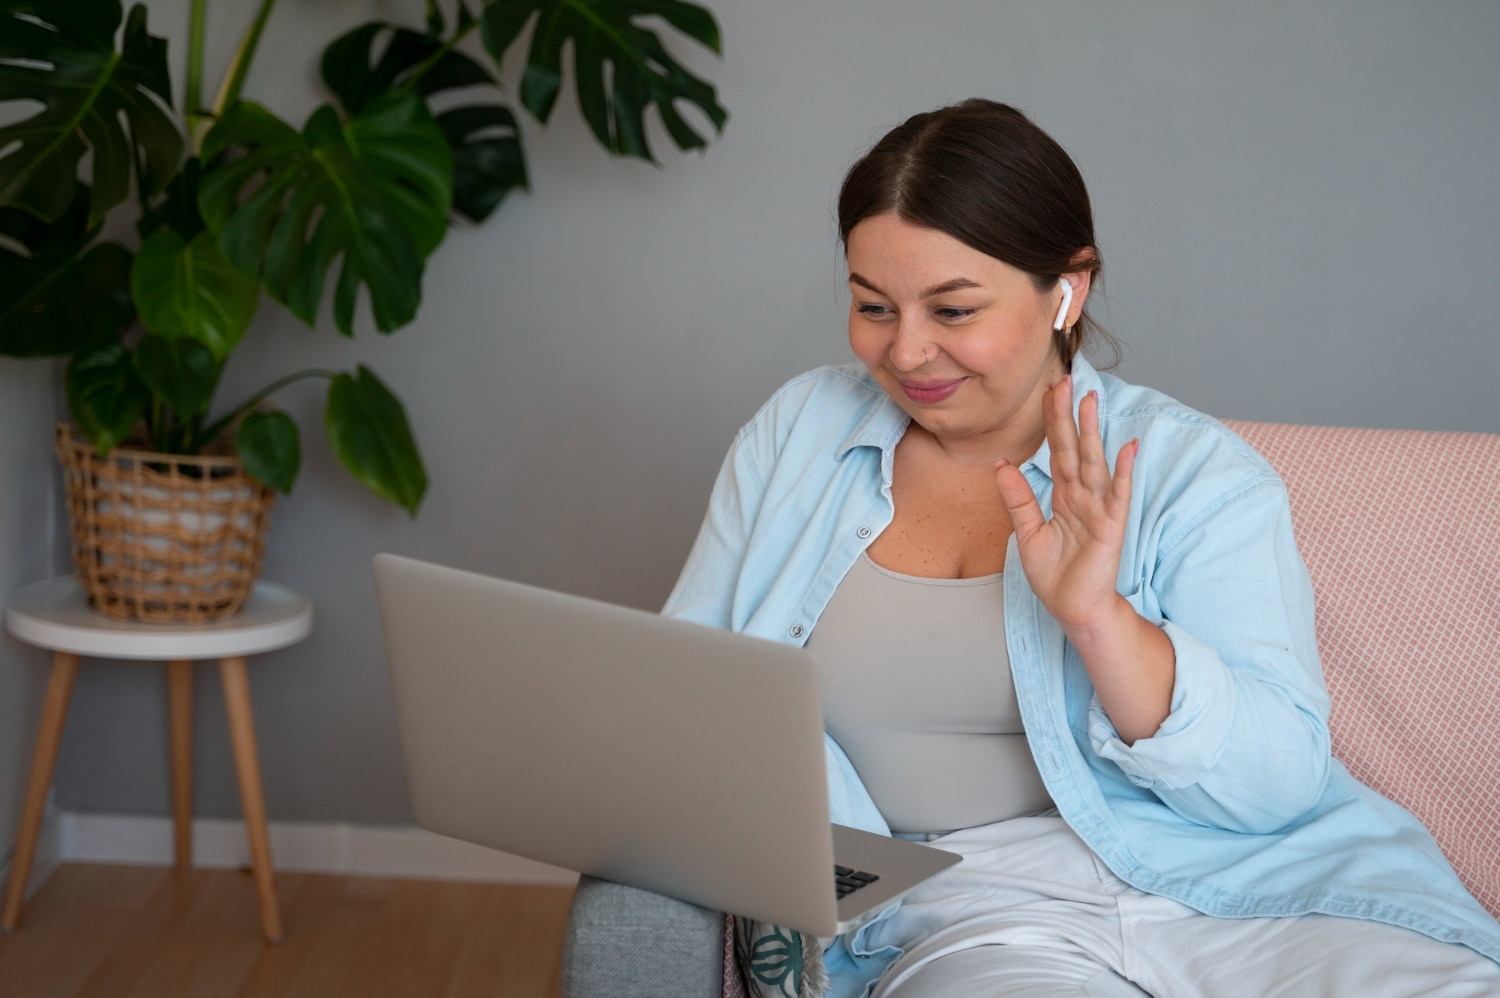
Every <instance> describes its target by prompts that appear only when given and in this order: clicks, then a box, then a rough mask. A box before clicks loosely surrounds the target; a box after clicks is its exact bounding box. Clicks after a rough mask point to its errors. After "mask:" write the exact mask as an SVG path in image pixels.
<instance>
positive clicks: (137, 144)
mask: <svg viewBox="0 0 1500 998" xmlns="http://www.w3.org/2000/svg"><path fill="white" fill-rule="evenodd" d="M411 2H412V3H413V6H414V8H415V6H416V3H417V0H411ZM205 5H206V0H191V7H190V23H189V26H188V29H189V30H188V35H189V40H188V44H187V52H186V59H185V71H186V72H185V78H184V83H185V87H184V97H183V100H182V102H181V105H180V107H179V106H178V105H176V104H174V94H173V87H172V81H171V77H170V74H169V69H168V51H167V42H166V40H165V39H164V38H161V37H158V36H155V35H152V34H151V33H150V28H149V26H148V23H147V6H146V5H145V4H142V3H137V4H136V5H135V6H133V7H132V8H131V9H130V11H129V13H128V15H126V14H125V13H124V11H123V8H122V6H121V3H120V2H119V0H0V121H4V122H6V124H5V125H4V126H3V127H0V354H8V355H10V356H15V357H65V358H67V362H66V371H65V375H64V385H65V388H66V394H67V403H68V411H69V413H70V415H71V418H72V420H73V422H74V423H75V424H76V426H77V428H78V430H79V431H80V432H81V433H82V434H84V435H85V436H86V437H87V438H88V440H89V441H90V442H91V443H92V444H93V446H94V447H95V448H96V449H97V451H98V452H99V453H100V454H104V453H107V452H109V451H110V450H111V449H112V448H114V447H116V446H117V445H119V444H121V443H123V442H125V441H127V440H135V439H139V440H140V441H142V442H143V443H144V444H145V445H147V446H149V447H150V448H152V449H154V450H156V451H159V452H164V453H170V454H194V453H198V452H200V451H202V450H203V449H205V448H207V447H209V446H210V445H211V444H212V443H213V442H215V441H216V440H223V439H230V440H232V444H233V449H234V452H235V453H236V454H237V455H238V457H239V458H240V460H241V461H242V462H243V464H244V466H245V468H246V470H247V471H248V472H249V473H250V475H251V476H252V477H254V478H256V479H257V480H259V481H260V482H262V483H264V484H265V485H268V486H270V487H272V488H274V489H278V490H281V491H288V490H289V489H290V488H291V486H292V482H293V480H294V478H295V477H296V475H297V470H298V465H299V462H300V453H301V445H300V441H299V435H298V429H297V426H296V423H295V422H294V421H293V420H292V418H291V417H290V416H288V415H287V414H285V413H283V412H280V411H277V410H275V409H272V408H269V407H267V406H266V405H264V402H265V400H266V399H267V397H268V396H269V395H270V394H271V393H273V392H275V391H276V390H278V389H279V388H281V387H283V386H285V385H287V384H289V383H291V382H293V381H296V380H299V379H303V378H323V379H327V380H328V382H329V385H328V399H327V409H326V427H327V432H328V436H329V441H330V444H331V446H332V450H333V452H334V453H335V454H336V455H337V457H338V459H339V460H340V461H341V462H342V463H343V464H344V465H345V466H346V467H347V468H348V469H349V470H350V471H351V472H352V473H353V474H354V475H355V477H356V478H357V479H358V480H359V481H361V482H362V483H364V484H365V485H366V486H368V487H369V488H371V489H372V490H374V491H375V492H376V493H378V494H380V495H382V496H385V497H386V498H388V499H390V500H392V501H393V502H395V503H397V504H399V505H400V506H402V507H404V508H405V509H407V510H408V511H410V512H413V513H414V512H415V510H416V508H417V505H418V504H419V502H420V501H421V498H422V494H423V491H424V489H425V488H426V473H425V472H424V470H423V467H422V461H421V458H420V455H419V453H418V450H417V447H416V444H415V440H414V437H413V434H412V431H411V428H410V426H409V424H408V422H407V418H406V413H405V410H404V409H403V407H402V405H401V403H400V401H399V400H398V399H397V397H396V395H395V394H394V393H393V392H392V391H391V389H390V388H388V387H387V386H386V385H385V383H384V382H382V381H381V380H380V379H379V378H378V377H377V376H376V375H375V373H374V372H373V371H371V370H370V369H369V368H368V367H365V366H363V365H360V366H358V367H357V369H355V370H353V371H326V370H303V371H295V372H291V373H288V374H287V376H286V377H283V378H281V379H279V380H277V381H276V382H275V383H274V384H272V385H270V386H268V387H267V388H266V389H265V390H263V391H260V392H256V393H255V394H253V395H252V396H251V397H250V398H247V399H236V400H232V401H231V402H230V404H228V405H220V404H218V403H217V402H216V399H215V395H216V389H217V387H218V383H219V376H220V373H221V371H222V370H223V367H224V363H225V361H226V360H227V359H228V358H229V356H230V355H231V354H232V353H233V352H234V351H235V350H246V349H251V350H253V349H255V344H254V332H253V331H251V330H250V326H251V320H252V318H253V317H254V315H255V313H256V309H257V306H258V304H259V302H260V299H261V296H262V294H265V295H267V296H269V297H270V298H272V299H274V300H275V301H277V302H279V303H280V304H281V305H282V306H284V307H285V308H286V309H288V310H289V311H290V312H291V313H292V314H293V315H295V316H297V317H298V318H299V319H301V320H302V321H303V322H305V323H307V324H308V325H313V324H314V323H315V322H316V320H317V316H318V314H319V312H320V309H321V307H322V305H323V302H324V301H325V299H326V298H327V297H329V296H330V295H331V298H332V303H331V306H332V307H331V314H332V318H333V324H334V326H335V327H336V328H337V330H338V331H339V333H341V334H343V335H345V336H352V335H353V333H354V329H355V316H356V313H357V312H358V311H359V302H360V301H361V300H363V301H365V302H367V305H368V314H369V316H370V319H371V321H372V322H373V324H374V326H375V328H376V329H377V330H379V331H380V332H382V333H389V332H391V331H393V330H396V329H398V328H400V327H401V326H403V325H405V324H407V323H409V322H410V321H411V320H412V319H413V317H414V316H415V315H416V313H417V310H418V308H419V306H420V303H421V292H422V274H423V267H424V265H425V262H426V261H427V260H428V258H429V257H430V256H431V254H432V252H433V250H434V249H435V248H436V247H437V246H438V245H439V244H440V243H441V242H442V241H443V238H444V236H445V235H446V234H447V232H448V229H449V227H450V225H451V224H452V223H453V221H454V220H455V218H458V219H465V220H467V221H469V222H473V223H479V222H483V221H484V220H485V219H486V218H488V217H489V215H490V214H491V213H492V212H494V211H495V209H496V207H497V206H498V205H499V204H500V202H501V200H502V199H503V198H504V197H505V195H506V194H507V193H508V192H510V191H512V190H514V189H516V188H518V187H525V186H526V182H527V180H526V166H525V157H524V154H523V150H522V146H521V134H520V131H519V129H518V127H517V120H516V118H515V116H514V114H513V112H512V111H511V109H510V108H509V107H508V106H507V104H506V102H505V100H504V97H503V95H502V89H501V84H500V82H499V75H498V67H499V65H500V60H501V58H502V56H503V55H504V54H505V53H506V51H507V50H509V49H510V48H512V47H513V46H514V45H515V44H516V42H517V40H518V39H519V38H520V37H521V36H522V35H523V33H525V31H526V29H527V28H528V27H529V28H530V29H531V30H530V34H529V46H528V48H527V52H526V57H525V60H526V61H525V67H524V71H523V74H522V76H521V83H520V87H519V98H520V104H521V106H522V107H524V108H525V109H526V111H527V112H529V113H530V114H531V116H532V117H534V118H535V119H536V120H537V121H539V122H542V123H545V122H546V121H547V120H548V118H549V116H550V115H551V113H552V111H553V107H554V105H555V104H556V102H557V98H558V94H559V91H560V90H561V88H562V84H563V65H564V52H565V50H567V49H569V48H571V65H572V82H573V86H574V89H575V90H576V92H577V95H578V103H579V107H580V111H581V113H582V115H583V118H584V120H585V121H586V122H587V123H588V125H589V128H590V129H591V130H592V132H593V134H594V136H595V137H596V138H597V139H598V141H599V143H600V144H601V145H603V147H604V148H605V149H606V150H608V151H609V152H610V153H613V154H616V155H620V156H632V157H639V158H642V159H648V160H649V159H651V158H652V151H651V149H650V147H649V146H648V143H647V127H646V115H647V113H648V112H654V114H655V115H656V116H657V118H658V119H659V121H660V123H661V125H662V126H663V127H664V129H665V132H666V134H667V135H668V136H670V138H671V140H672V141H673V142H674V143H675V144H676V145H677V146H678V147H679V148H681V149H693V148H699V147H702V146H703V145H704V144H705V142H706V140H705V137H704V135H703V134H702V132H706V131H707V130H708V128H707V127H705V123H706V125H707V126H711V128H712V129H713V130H714V131H715V132H717V131H718V130H719V129H721V128H722V126H723V124H724V121H725V117H726V115H725V112H724V110H723V109H722V108H721V107H720V106H719V104H718V102H717V98H716V95H715V91H714V88H713V86H712V85H710V84H709V83H707V82H705V81H704V80H702V79H700V78H698V77H696V76H694V75H693V74H692V73H691V72H689V71H688V70H687V69H686V68H684V66H683V65H682V64H681V63H680V62H678V61H677V60H676V59H675V58H674V57H673V56H672V55H671V53H670V52H669V51H668V48H667V46H666V44H665V43H664V41H663V39H662V37H661V36H660V35H659V34H658V29H662V28H664V29H670V30H672V31H674V32H676V33H678V34H680V35H683V36H686V37H687V38H688V39H691V40H692V41H694V42H697V43H701V44H702V45H704V46H706V47H708V48H709V49H712V50H713V51H715V52H717V51H718V50H719V32H718V27H717V25H716V23H715V21H714V18H713V16H712V15H711V14H710V13H709V12H708V11H706V10H704V9H703V8H701V7H698V6H695V5H693V4H691V3H686V2H683V0H443V3H438V2H436V0H428V2H427V3H426V4H425V9H414V11H413V13H414V15H416V16H417V18H418V20H417V23H416V25H415V26H411V25H399V24H392V23H387V22H383V21H376V22H370V23H366V24H362V25H359V26H357V27H355V28H353V29H352V30H350V31H348V32H347V33H345V34H343V35H342V36H340V37H338V38H337V39H335V40H333V41H332V42H331V44H329V45H328V46H327V48H326V49H325V50H324V52H323V56H322V63H321V71H322V79H323V82H324V84H325V85H326V86H327V88H328V90H329V92H330V93H331V95H332V97H333V100H332V101H331V102H330V103H328V104H324V105H323V106H321V107H319V108H318V109H317V110H315V111H314V112H313V113H312V114H311V116H309V117H308V119H307V121H306V122H305V123H304V124H303V125H302V127H300V128H297V127H294V126H293V125H292V124H289V123H287V122H286V121H284V120H282V119H281V118H280V117H278V116H277V115H276V114H275V113H274V112H273V111H272V110H270V109H268V108H266V107H263V106H262V105H260V104H257V103H255V102H254V101H253V100H251V99H249V97H247V96H245V95H244V94H243V93H242V90H243V87H244V84H245V81H246V74H247V71H248V69H249V67H250V65H251V62H252V60H253V58H254V56H255V53H256V48H257V46H258V43H259V41H260V38H261V34H262V30H263V28H264V27H265V25H266V23H267V19H268V18H269V17H270V16H271V14H272V11H273V8H274V7H275V5H276V0H259V4H258V7H256V8H255V11H254V17H253V19H252V21H251V23H250V25H249V28H248V29H247V31H246V33H245V37H244V38H243V40H242V42H241V44H240V45H239V47H238V50H237V52H236V53H235V56H234V58H233V60H232V62H231V63H230V65H229V67H228V70H227V71H226V73H225V75H224V80H223V83H222V85H221V86H220V87H219V88H218V90H217V93H216V96H215V97H214V99H213V100H212V101H211V102H206V101H205V100H204V99H203V96H202V94H203V90H202V84H203V51H204V25H205V19H206V10H205ZM648 18H649V19H650V20H647V19H648ZM653 25H655V26H656V27H653ZM476 35H477V39H475V42H477V44H476V43H474V42H470V43H468V44H464V43H465V42H466V39H470V38H471V37H472V36H476ZM471 51H472V52H473V54H469V53H470V52H471ZM685 109H686V110H688V111H689V114H690V115H691V116H693V117H696V118H697V119H698V123H697V124H694V123H692V122H690V121H689V120H688V119H687V118H684V117H683V114H682V111H683V110H685ZM692 109H696V110H692ZM116 209H118V210H120V211H125V210H127V209H129V210H133V213H134V214H133V218H134V226H135V236H136V238H135V239H129V240H127V241H128V242H130V243H133V244H135V245H134V248H132V246H129V245H126V242H121V241H118V240H116V239H113V238H109V237H108V236H106V235H104V231H105V228H106V226H105V220H106V218H107V217H108V216H110V215H111V214H112V212H114V211H115V210H116ZM118 229H119V227H118V226H113V227H111V231H117V230H118ZM329 284H332V289H331V290H330V289H329V287H328V286H329Z"/></svg>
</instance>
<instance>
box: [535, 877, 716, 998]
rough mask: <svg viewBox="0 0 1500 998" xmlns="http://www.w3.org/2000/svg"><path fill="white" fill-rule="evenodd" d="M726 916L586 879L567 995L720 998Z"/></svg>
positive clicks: (570, 951)
mask: <svg viewBox="0 0 1500 998" xmlns="http://www.w3.org/2000/svg"><path fill="white" fill-rule="evenodd" d="M723 984H724V915H723V913H721V912H717V911H710V910H709V909H707V908H700V907H698V906H697V905H692V904H687V903H686V902H683V901H677V900H674V899H672V898H668V897H663V896H662V895H660V894H653V893H651V892H649V891H643V890H640V889H638V888H635V887H626V886H625V885H623V884H616V883H611V882H610V881H607V880H598V879H595V878H593V877H581V878H579V881H578V892H577V893H576V894H575V895H574V896H573V909H572V911H571V912H570V913H569V916H568V934H567V938H566V940H565V941H564V943H563V960H562V998H624V996H629V995H650V996H651V998H720V994H721V992H722V990H723Z"/></svg>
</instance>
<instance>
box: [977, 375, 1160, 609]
mask: <svg viewBox="0 0 1500 998" xmlns="http://www.w3.org/2000/svg"><path fill="white" fill-rule="evenodd" d="M1042 407H1043V418H1044V419H1045V420H1046V427H1047V441H1048V443H1050V444H1051V447H1052V460H1051V466H1052V518H1051V519H1050V520H1049V519H1046V518H1045V517H1044V516H1043V515H1042V509H1041V506H1040V505H1039V504H1038V503H1037V500H1036V496H1035V494H1033V492H1032V491H1031V484H1030V483H1029V482H1027V481H1026V476H1024V475H1023V474H1021V471H1020V469H1019V468H1016V467H1015V466H1014V465H1012V464H1010V463H1009V462H1006V461H1001V462H1000V463H999V464H997V465H996V466H995V476H996V483H997V485H998V486H999V489H1000V497H1001V499H1002V500H1003V501H1004V502H1005V508H1006V509H1007V510H1008V511H1009V513H1010V520H1011V525H1012V526H1013V527H1014V529H1015V532H1016V546H1017V548H1018V550H1019V551H1020V555H1021V567H1022V568H1023V569H1025V571H1026V580H1027V582H1028V583H1030V585H1031V591H1032V592H1033V593H1035V594H1036V596H1037V598H1038V599H1040V600H1041V601H1042V604H1043V605H1044V606H1046V608H1047V610H1048V612H1049V613H1051V614H1052V616H1053V617H1054V618H1055V619H1056V620H1057V622H1058V623H1060V624H1062V625H1063V629H1064V630H1065V631H1067V632H1069V633H1070V634H1074V633H1077V632H1080V631H1083V632H1087V631H1090V630H1096V629H1098V628H1100V627H1103V626H1106V624H1107V622H1108V621H1109V620H1110V619H1111V618H1112V617H1115V616H1117V615H1118V611H1119V609H1120V607H1119V602H1120V596H1119V593H1118V592H1117V591H1116V589H1115V586H1116V578H1117V577H1118V575H1119V572H1120V549H1121V547H1122V546H1123V544H1124V539H1125V520H1126V516H1127V514H1128V513H1129V510H1130V475H1131V470H1132V469H1133V468H1134V466H1135V455H1136V451H1137V450H1139V448H1140V444H1139V441H1136V440H1132V441H1130V443H1128V444H1126V445H1125V446H1124V447H1122V448H1120V453H1119V454H1118V455H1117V456H1116V458H1115V470H1114V474H1113V475H1111V474H1110V470H1109V465H1108V463H1107V462H1106V461H1105V458H1104V440H1103V438H1102V437H1101V436H1100V433H1099V397H1098V395H1097V394H1096V393H1094V392H1090V393H1089V394H1088V395H1086V396H1084V398H1083V400H1082V401H1081V402H1080V403H1079V406H1078V423H1077V425H1076V426H1075V425H1074V423H1073V381H1072V378H1064V379H1063V380H1061V381H1059V382H1057V383H1056V384H1055V385H1053V386H1052V387H1051V388H1049V389H1047V392H1046V394H1045V395H1044V396H1043V397H1042Z"/></svg>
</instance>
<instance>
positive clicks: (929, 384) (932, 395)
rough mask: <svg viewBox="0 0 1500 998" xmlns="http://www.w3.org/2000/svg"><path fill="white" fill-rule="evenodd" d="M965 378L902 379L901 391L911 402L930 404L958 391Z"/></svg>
mask: <svg viewBox="0 0 1500 998" xmlns="http://www.w3.org/2000/svg"><path fill="white" fill-rule="evenodd" d="M967 380H968V379H967V378H954V379H953V380H951V381H902V382H901V383H900V384H901V391H902V393H903V394H905V396H906V397H907V398H909V399H911V400H912V401H913V402H920V403H922V404H924V405H931V404H932V403H934V402H941V401H943V400H944V399H946V398H948V397H949V396H951V395H952V394H953V393H954V392H956V391H958V389H959V386H960V385H962V384H963V383H964V382H965V381H967Z"/></svg>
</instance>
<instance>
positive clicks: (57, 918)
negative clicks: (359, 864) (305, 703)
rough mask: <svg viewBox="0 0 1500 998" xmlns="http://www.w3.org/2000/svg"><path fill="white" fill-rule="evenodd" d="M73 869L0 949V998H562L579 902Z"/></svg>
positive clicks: (534, 892)
mask: <svg viewBox="0 0 1500 998" xmlns="http://www.w3.org/2000/svg"><path fill="white" fill-rule="evenodd" d="M276 888H277V891H278V893H279V895H280V901H281V916H282V921H283V923H284V926H285V930H286V941H285V942H283V943H282V944H281V945H279V946H268V945H265V944H263V943H262V942H261V940H260V934H259V932H260V930H259V922H258V919H257V916H256V906H255V886H254V882H253V881H252V880H251V878H250V876H249V874H248V872H237V871H233V870H189V871H184V872H175V871H173V870H170V869H165V868H160V867H146V866H113V865H102V864H83V863H69V864H65V865H63V866H61V867H59V868H58V870H57V871H56V872H54V873H53V874H52V876H51V877H49V878H48V879H47V882H46V883H45V884H44V885H43V886H42V888H41V890H39V891H37V893H36V894H35V895H34V896H33V897H32V898H31V899H30V900H29V901H28V902H27V904H26V907H25V909H24V910H23V911H22V913H21V924H20V927H19V928H18V930H17V931H16V933H15V934H14V935H0V998H386V996H389V998H468V996H476V998H477V996H484V998H497V996H505V998H556V996H557V994H558V987H557V966H558V959H559V957H560V955H561V951H562V940H563V929H564V925H565V924H566V921H567V912H568V904H569V903H570V901H571V900H572V895H573V890H572V888H571V887H544V886H529V885H516V884H471V883H452V882H443V881H416V880H385V879H373V878H369V877H345V876H336V875H329V874H310V873H277V875H276Z"/></svg>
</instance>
